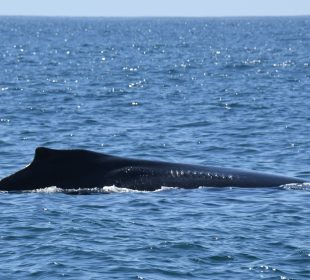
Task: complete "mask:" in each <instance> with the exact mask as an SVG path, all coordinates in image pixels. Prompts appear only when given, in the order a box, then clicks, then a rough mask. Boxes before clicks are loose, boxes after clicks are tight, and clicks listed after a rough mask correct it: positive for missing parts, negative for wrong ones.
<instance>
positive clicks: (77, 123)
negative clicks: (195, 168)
mask: <svg viewBox="0 0 310 280" xmlns="http://www.w3.org/2000/svg"><path fill="white" fill-rule="evenodd" d="M309 30H310V17H266V18H265V17H257V18H255V17H253V18H252V17H249V18H246V17H244V18H62V17H55V18H53V17H0V65H1V70H0V98H1V99H0V100H1V102H0V178H2V177H5V176H7V175H9V174H11V173H13V172H15V171H16V170H18V169H20V168H22V167H24V166H25V165H27V164H28V163H29V162H31V160H32V158H33V154H34V150H35V148H36V147H38V146H45V147H50V148H59V149H73V148H82V149H89V150H93V151H98V152H102V153H108V154H113V155H118V156H124V157H133V158H141V159H152V160H163V161H171V162H179V163H191V164H200V165H216V166H223V167H236V168H241V169H251V170H258V171H264V172H271V173H279V174H283V175H286V176H296V177H300V178H305V179H307V180H309V181H310V168H309V150H310V141H309V136H310V134H309V131H310V114H309V104H310V102H309V90H310V56H309V50H310V32H309ZM102 187H103V189H102V192H99V193H98V192H94V193H93V194H91V195H68V194H66V193H63V192H61V191H59V189H56V188H53V187H51V188H47V189H44V190H39V191H35V192H30V193H29V192H28V193H1V194H0V224H1V226H0V262H1V265H0V278H1V279H26V280H27V279H72V280H73V279H75V280H76V279H83V280H85V279H89V280H90V279H92V280H94V279H150V280H159V279H165V280H166V279H167V280H170V279H225V278H226V279H239V280H241V279H309V278H310V239H309V236H310V226H309V224H310V199H309V198H310V192H309V190H310V188H309V186H307V185H305V186H282V187H278V188H269V189H240V188H234V187H231V188H216V187H210V188H203V187H202V188H198V189H194V190H184V189H177V188H175V189H168V188H163V189H161V190H159V191H155V192H137V191H130V190H126V189H118V188H117V187H108V186H102Z"/></svg>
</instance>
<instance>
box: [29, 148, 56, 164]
mask: <svg viewBox="0 0 310 280" xmlns="http://www.w3.org/2000/svg"><path fill="white" fill-rule="evenodd" d="M53 154H54V150H53V149H49V148H45V147H38V148H36V151H35V154H34V159H33V161H34V162H36V161H42V160H46V159H48V158H50V157H51V155H53Z"/></svg>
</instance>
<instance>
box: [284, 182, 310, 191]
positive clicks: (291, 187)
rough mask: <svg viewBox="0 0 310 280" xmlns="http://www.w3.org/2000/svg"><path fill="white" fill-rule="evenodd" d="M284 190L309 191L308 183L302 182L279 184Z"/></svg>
mask: <svg viewBox="0 0 310 280" xmlns="http://www.w3.org/2000/svg"><path fill="white" fill-rule="evenodd" d="M280 187H281V188H283V189H286V190H303V191H310V183H302V184H287V185H283V186H280Z"/></svg>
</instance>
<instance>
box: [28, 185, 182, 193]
mask: <svg viewBox="0 0 310 280" xmlns="http://www.w3.org/2000/svg"><path fill="white" fill-rule="evenodd" d="M171 189H176V188H171V187H164V186H163V187H161V188H160V189H158V190H155V191H154V192H161V191H167V190H171ZM24 192H30V193H66V194H98V193H105V194H107V193H149V192H150V191H141V190H133V189H128V188H119V187H116V186H114V185H113V186H104V187H95V188H79V189H63V188H58V187H56V186H52V187H47V188H40V189H35V190H31V191H24Z"/></svg>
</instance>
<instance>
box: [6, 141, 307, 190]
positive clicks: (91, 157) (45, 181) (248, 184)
mask: <svg viewBox="0 0 310 280" xmlns="http://www.w3.org/2000/svg"><path fill="white" fill-rule="evenodd" d="M303 182H305V181H304V180H301V179H297V178H291V177H286V176H279V175H273V174H268V173H262V172H255V171H244V170H239V169H233V168H220V167H208V166H199V165H190V164H177V163H168V162H160V161H149V160H139V159H128V158H122V157H115V156H110V155H105V154H101V153H97V152H92V151H87V150H54V149H49V148H44V147H39V148H37V149H36V152H35V156H34V159H33V161H32V162H31V164H30V165H28V166H27V167H25V168H24V169H22V170H20V171H18V172H16V173H14V174H12V175H10V176H8V177H6V178H3V179H2V180H1V181H0V190H1V191H23V190H34V189H38V188H46V187H50V186H56V187H59V188H62V189H88V188H95V187H103V186H112V185H115V186H117V187H121V188H129V189H134V190H142V191H154V190H157V189H160V188H161V187H163V186H166V187H179V188H188V189H190V188H197V187H200V186H205V187H208V186H212V187H228V186H233V187H243V188H257V187H276V186H280V185H285V184H290V183H303Z"/></svg>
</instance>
